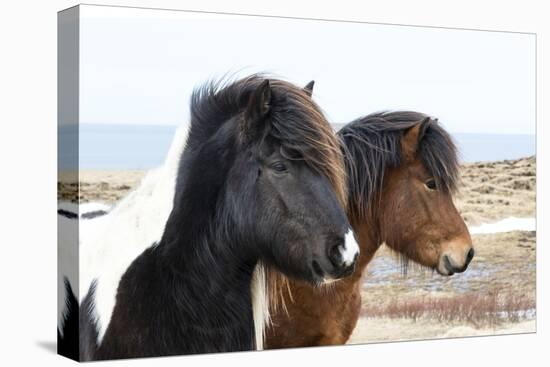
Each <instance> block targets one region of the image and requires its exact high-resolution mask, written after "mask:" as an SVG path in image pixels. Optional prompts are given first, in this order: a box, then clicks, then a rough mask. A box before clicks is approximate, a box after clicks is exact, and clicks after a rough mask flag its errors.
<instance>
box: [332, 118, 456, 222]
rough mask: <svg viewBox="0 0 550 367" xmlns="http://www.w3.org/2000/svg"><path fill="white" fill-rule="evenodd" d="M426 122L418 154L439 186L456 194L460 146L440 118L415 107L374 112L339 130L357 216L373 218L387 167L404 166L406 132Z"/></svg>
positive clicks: (351, 201)
mask: <svg viewBox="0 0 550 367" xmlns="http://www.w3.org/2000/svg"><path fill="white" fill-rule="evenodd" d="M423 121H426V125H425V126H426V127H425V129H424V131H423V135H422V138H421V139H420V142H419V147H418V157H419V159H420V160H421V161H422V163H423V164H424V166H425V168H426V170H427V171H428V172H429V173H430V174H431V175H432V176H433V179H434V180H435V182H436V185H437V187H438V189H440V190H444V191H446V192H450V193H453V192H455V191H456V190H457V186H458V179H459V174H458V168H459V164H458V154H457V148H456V146H455V144H454V142H453V140H452V138H451V136H450V135H449V134H448V133H447V132H446V131H445V130H444V129H443V127H442V126H441V125H440V124H439V122H438V120H437V119H433V118H431V117H429V116H427V115H425V114H423V113H419V112H413V111H393V112H388V111H384V112H377V113H373V114H370V115H367V116H365V117H361V118H358V119H356V120H354V121H352V122H350V123H349V124H347V125H346V126H344V127H343V128H342V129H341V130H340V131H338V135H339V136H340V137H341V139H342V141H343V146H342V149H343V151H344V159H345V162H346V170H347V174H348V190H349V201H348V211H349V213H350V214H351V216H352V217H353V218H358V219H364V218H367V217H368V215H369V214H370V212H371V210H374V205H373V204H374V203H375V202H376V201H377V195H378V194H380V191H381V189H382V187H383V184H384V172H385V171H386V168H391V167H398V166H399V165H400V164H401V162H402V156H401V155H402V152H401V137H402V136H403V134H404V133H405V132H406V131H407V130H408V129H410V128H411V127H413V126H415V125H417V124H419V123H421V122H423Z"/></svg>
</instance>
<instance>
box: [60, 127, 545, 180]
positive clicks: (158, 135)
mask: <svg viewBox="0 0 550 367" xmlns="http://www.w3.org/2000/svg"><path fill="white" fill-rule="evenodd" d="M335 128H336V129H337V128H339V126H338V125H335ZM175 130H176V127H175V126H142V125H108V124H82V125H80V131H79V133H80V141H79V143H80V147H79V151H80V155H79V162H80V168H81V169H121V170H122V169H150V168H153V167H156V166H159V165H160V164H162V162H163V161H164V158H165V156H166V153H167V152H168V148H169V147H170V143H171V142H172V137H173V135H174V132H175ZM74 134H75V132H74V131H71V130H70V129H63V128H62V129H61V130H60V133H59V142H60V144H67V142H69V141H70V139H71V136H72V137H74ZM452 136H453V138H454V140H455V142H456V144H457V146H458V149H459V152H460V160H461V162H479V161H495V160H504V159H515V158H522V157H527V156H532V155H535V153H536V149H535V144H536V139H535V135H502V134H465V133H456V134H452ZM70 162H71V157H70V152H67V151H60V153H59V168H60V169H66V168H68V167H70Z"/></svg>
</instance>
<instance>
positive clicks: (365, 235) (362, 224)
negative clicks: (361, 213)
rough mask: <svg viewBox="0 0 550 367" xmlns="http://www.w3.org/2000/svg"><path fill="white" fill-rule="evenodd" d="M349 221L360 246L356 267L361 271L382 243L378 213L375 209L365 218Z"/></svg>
mask: <svg viewBox="0 0 550 367" xmlns="http://www.w3.org/2000/svg"><path fill="white" fill-rule="evenodd" d="M351 223H352V227H353V229H354V231H355V235H356V236H357V242H358V244H359V247H360V253H359V260H358V264H357V268H358V269H360V270H361V271H360V272H359V273H362V272H363V270H364V269H365V268H366V266H367V265H368V264H369V262H370V261H371V260H372V258H373V257H374V254H375V253H376V251H377V250H378V249H379V248H380V245H382V238H381V232H382V231H381V228H380V221H379V218H378V213H377V212H376V211H375V210H374V211H371V212H370V213H368V214H367V216H366V218H354V219H352V221H351Z"/></svg>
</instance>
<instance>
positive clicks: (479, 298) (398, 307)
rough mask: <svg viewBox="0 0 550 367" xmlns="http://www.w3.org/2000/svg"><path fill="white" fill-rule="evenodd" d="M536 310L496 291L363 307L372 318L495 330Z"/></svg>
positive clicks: (530, 302)
mask: <svg viewBox="0 0 550 367" xmlns="http://www.w3.org/2000/svg"><path fill="white" fill-rule="evenodd" d="M534 309H535V300H534V299H531V298H529V297H525V295H524V294H520V293H511V292H502V291H499V290H494V291H491V292H487V293H476V292H469V293H463V294H457V295H454V296H450V297H433V296H420V297H417V298H412V299H407V300H403V301H396V302H392V301H389V302H387V303H385V304H381V305H370V306H367V307H365V306H364V307H363V310H362V314H363V316H365V317H368V318H375V317H378V318H394V319H395V318H406V319H412V320H414V321H417V320H419V319H420V318H426V319H432V320H437V321H438V322H462V323H469V324H472V325H474V326H475V327H482V326H491V327H494V326H496V325H498V324H500V323H503V322H519V321H522V320H525V319H528V318H532V315H529V311H530V310H534Z"/></svg>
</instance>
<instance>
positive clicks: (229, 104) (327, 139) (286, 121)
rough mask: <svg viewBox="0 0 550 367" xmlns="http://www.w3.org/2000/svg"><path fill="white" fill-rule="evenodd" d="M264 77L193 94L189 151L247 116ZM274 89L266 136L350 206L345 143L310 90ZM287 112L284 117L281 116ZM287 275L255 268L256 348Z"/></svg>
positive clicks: (285, 85) (215, 84)
mask: <svg viewBox="0 0 550 367" xmlns="http://www.w3.org/2000/svg"><path fill="white" fill-rule="evenodd" d="M265 79H266V76H264V75H262V74H254V75H251V76H249V77H246V78H244V79H240V80H237V81H231V80H229V79H221V80H218V81H210V82H208V83H206V84H203V85H202V86H201V87H199V88H198V89H195V90H194V91H193V94H192V96H191V103H190V105H191V109H190V112H191V128H190V132H189V139H188V142H187V149H190V150H194V149H197V148H198V147H200V146H201V145H202V144H204V143H205V142H207V141H208V139H209V138H210V137H211V136H212V135H213V134H214V133H215V132H216V131H217V130H218V129H220V128H221V125H222V124H223V123H222V121H228V120H230V119H232V118H238V119H240V118H243V112H244V110H245V108H246V106H247V104H248V102H249V99H250V96H251V95H252V93H253V92H254V91H255V90H257V88H258V87H259V86H260V84H261V83H262V82H263V81H264V80H265ZM269 83H270V88H271V96H272V97H271V105H270V115H269V116H270V122H271V124H270V129H269V132H268V134H267V135H269V136H271V137H272V138H274V139H276V140H277V141H278V142H279V143H280V144H281V147H282V152H292V153H298V154H296V155H295V154H292V157H289V158H291V159H302V160H304V162H305V163H306V164H307V165H308V166H309V167H310V168H311V169H312V170H314V171H315V172H317V173H318V174H320V175H321V176H324V177H326V178H327V179H328V181H329V183H330V184H331V186H332V187H333V189H334V191H335V194H336V196H337V199H338V201H339V202H340V204H341V205H342V207H345V206H346V204H347V178H346V170H345V163H344V159H343V156H342V152H341V148H340V146H341V141H340V139H339V137H338V136H337V135H336V134H335V132H334V131H333V129H332V127H331V125H330V123H329V122H328V121H327V120H326V118H325V117H324V115H323V113H322V111H321V109H320V108H319V106H318V105H317V104H316V103H315V102H314V101H313V100H312V99H311V96H310V94H309V93H308V92H307V91H304V90H303V89H302V88H299V87H296V86H295V85H293V84H291V83H289V82H286V81H283V80H279V79H271V78H270V79H269ZM281 116H283V118H281ZM287 284H288V283H287V281H286V278H285V277H284V276H282V275H280V274H279V273H278V271H276V269H274V268H273V267H272V266H270V265H268V264H264V263H262V262H260V263H258V264H257V266H256V269H255V270H254V276H253V279H252V284H251V291H252V297H253V300H252V301H253V304H252V307H253V316H254V325H255V337H256V347H257V348H258V349H263V339H264V335H265V329H264V327H265V325H266V324H268V323H269V320H270V314H269V309H270V307H277V304H279V303H278V302H280V304H281V306H283V307H284V303H283V302H284V301H283V297H282V294H283V293H282V292H283V290H286V289H288V286H287V287H285V288H282V287H283V286H285V285H287Z"/></svg>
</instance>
